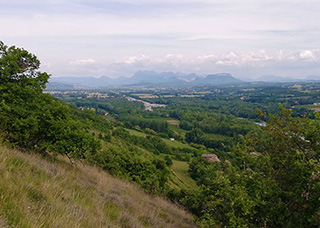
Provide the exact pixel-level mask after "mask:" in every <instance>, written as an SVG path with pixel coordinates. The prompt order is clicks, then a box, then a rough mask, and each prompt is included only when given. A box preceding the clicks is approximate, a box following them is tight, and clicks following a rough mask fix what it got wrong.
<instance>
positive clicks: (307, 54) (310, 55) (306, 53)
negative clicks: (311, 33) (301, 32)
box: [299, 50, 319, 61]
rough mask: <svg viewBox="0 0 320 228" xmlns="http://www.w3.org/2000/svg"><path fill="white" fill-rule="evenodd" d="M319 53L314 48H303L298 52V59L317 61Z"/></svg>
mask: <svg viewBox="0 0 320 228" xmlns="http://www.w3.org/2000/svg"><path fill="white" fill-rule="evenodd" d="M317 54H319V53H316V51H315V50H303V51H300V53H299V59H301V60H306V61H317V60H319V55H317Z"/></svg>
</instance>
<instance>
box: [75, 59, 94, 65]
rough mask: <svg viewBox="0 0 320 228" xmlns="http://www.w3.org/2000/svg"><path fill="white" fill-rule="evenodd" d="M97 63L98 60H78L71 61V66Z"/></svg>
mask: <svg viewBox="0 0 320 228" xmlns="http://www.w3.org/2000/svg"><path fill="white" fill-rule="evenodd" d="M95 62H96V60H94V59H76V60H74V61H71V62H70V65H87V64H92V63H95Z"/></svg>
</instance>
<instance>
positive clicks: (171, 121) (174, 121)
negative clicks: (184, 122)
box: [167, 120, 179, 126]
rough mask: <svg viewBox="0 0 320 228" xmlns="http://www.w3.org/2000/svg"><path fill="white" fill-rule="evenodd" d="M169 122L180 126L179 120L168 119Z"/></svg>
mask: <svg viewBox="0 0 320 228" xmlns="http://www.w3.org/2000/svg"><path fill="white" fill-rule="evenodd" d="M167 123H168V124H171V125H175V126H179V120H167Z"/></svg>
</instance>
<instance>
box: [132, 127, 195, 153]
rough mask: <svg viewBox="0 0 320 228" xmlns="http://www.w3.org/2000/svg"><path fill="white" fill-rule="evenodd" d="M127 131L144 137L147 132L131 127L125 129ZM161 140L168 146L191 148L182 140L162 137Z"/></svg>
mask: <svg viewBox="0 0 320 228" xmlns="http://www.w3.org/2000/svg"><path fill="white" fill-rule="evenodd" d="M126 130H127V131H129V133H130V134H131V135H135V136H139V137H146V136H147V134H146V133H144V132H140V131H136V130H133V129H126ZM162 140H163V141H164V142H165V143H166V144H167V145H168V146H170V147H175V148H192V147H190V146H189V145H188V144H185V143H182V142H179V141H177V140H174V141H171V140H169V139H164V138H162Z"/></svg>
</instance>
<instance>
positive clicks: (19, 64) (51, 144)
mask: <svg viewBox="0 0 320 228" xmlns="http://www.w3.org/2000/svg"><path fill="white" fill-rule="evenodd" d="M0 57H1V58H0V82H1V86H0V121H1V124H0V130H1V131H2V133H3V134H4V137H5V139H6V140H7V141H9V142H10V143H12V144H14V145H16V146H19V147H20V148H23V149H27V150H31V149H32V150H36V151H38V152H45V151H55V152H59V153H61V154H66V155H67V156H73V157H78V158H84V157H85V156H86V153H95V152H96V151H97V150H98V148H99V144H98V142H97V141H96V140H95V139H94V138H93V137H92V136H91V135H90V134H88V133H87V132H86V130H85V128H86V126H85V124H83V123H80V121H77V120H75V118H74V117H73V116H72V114H71V107H69V106H68V105H66V104H64V103H63V102H61V101H59V100H56V99H54V98H52V97H51V96H50V95H48V94H43V89H44V88H45V83H46V82H47V81H48V78H49V75H48V74H46V73H42V72H40V71H38V69H39V66H40V61H39V60H38V59H37V58H36V56H34V55H33V54H30V53H28V52H27V51H26V50H23V49H20V48H16V47H7V46H6V45H4V44H3V43H2V42H0Z"/></svg>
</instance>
